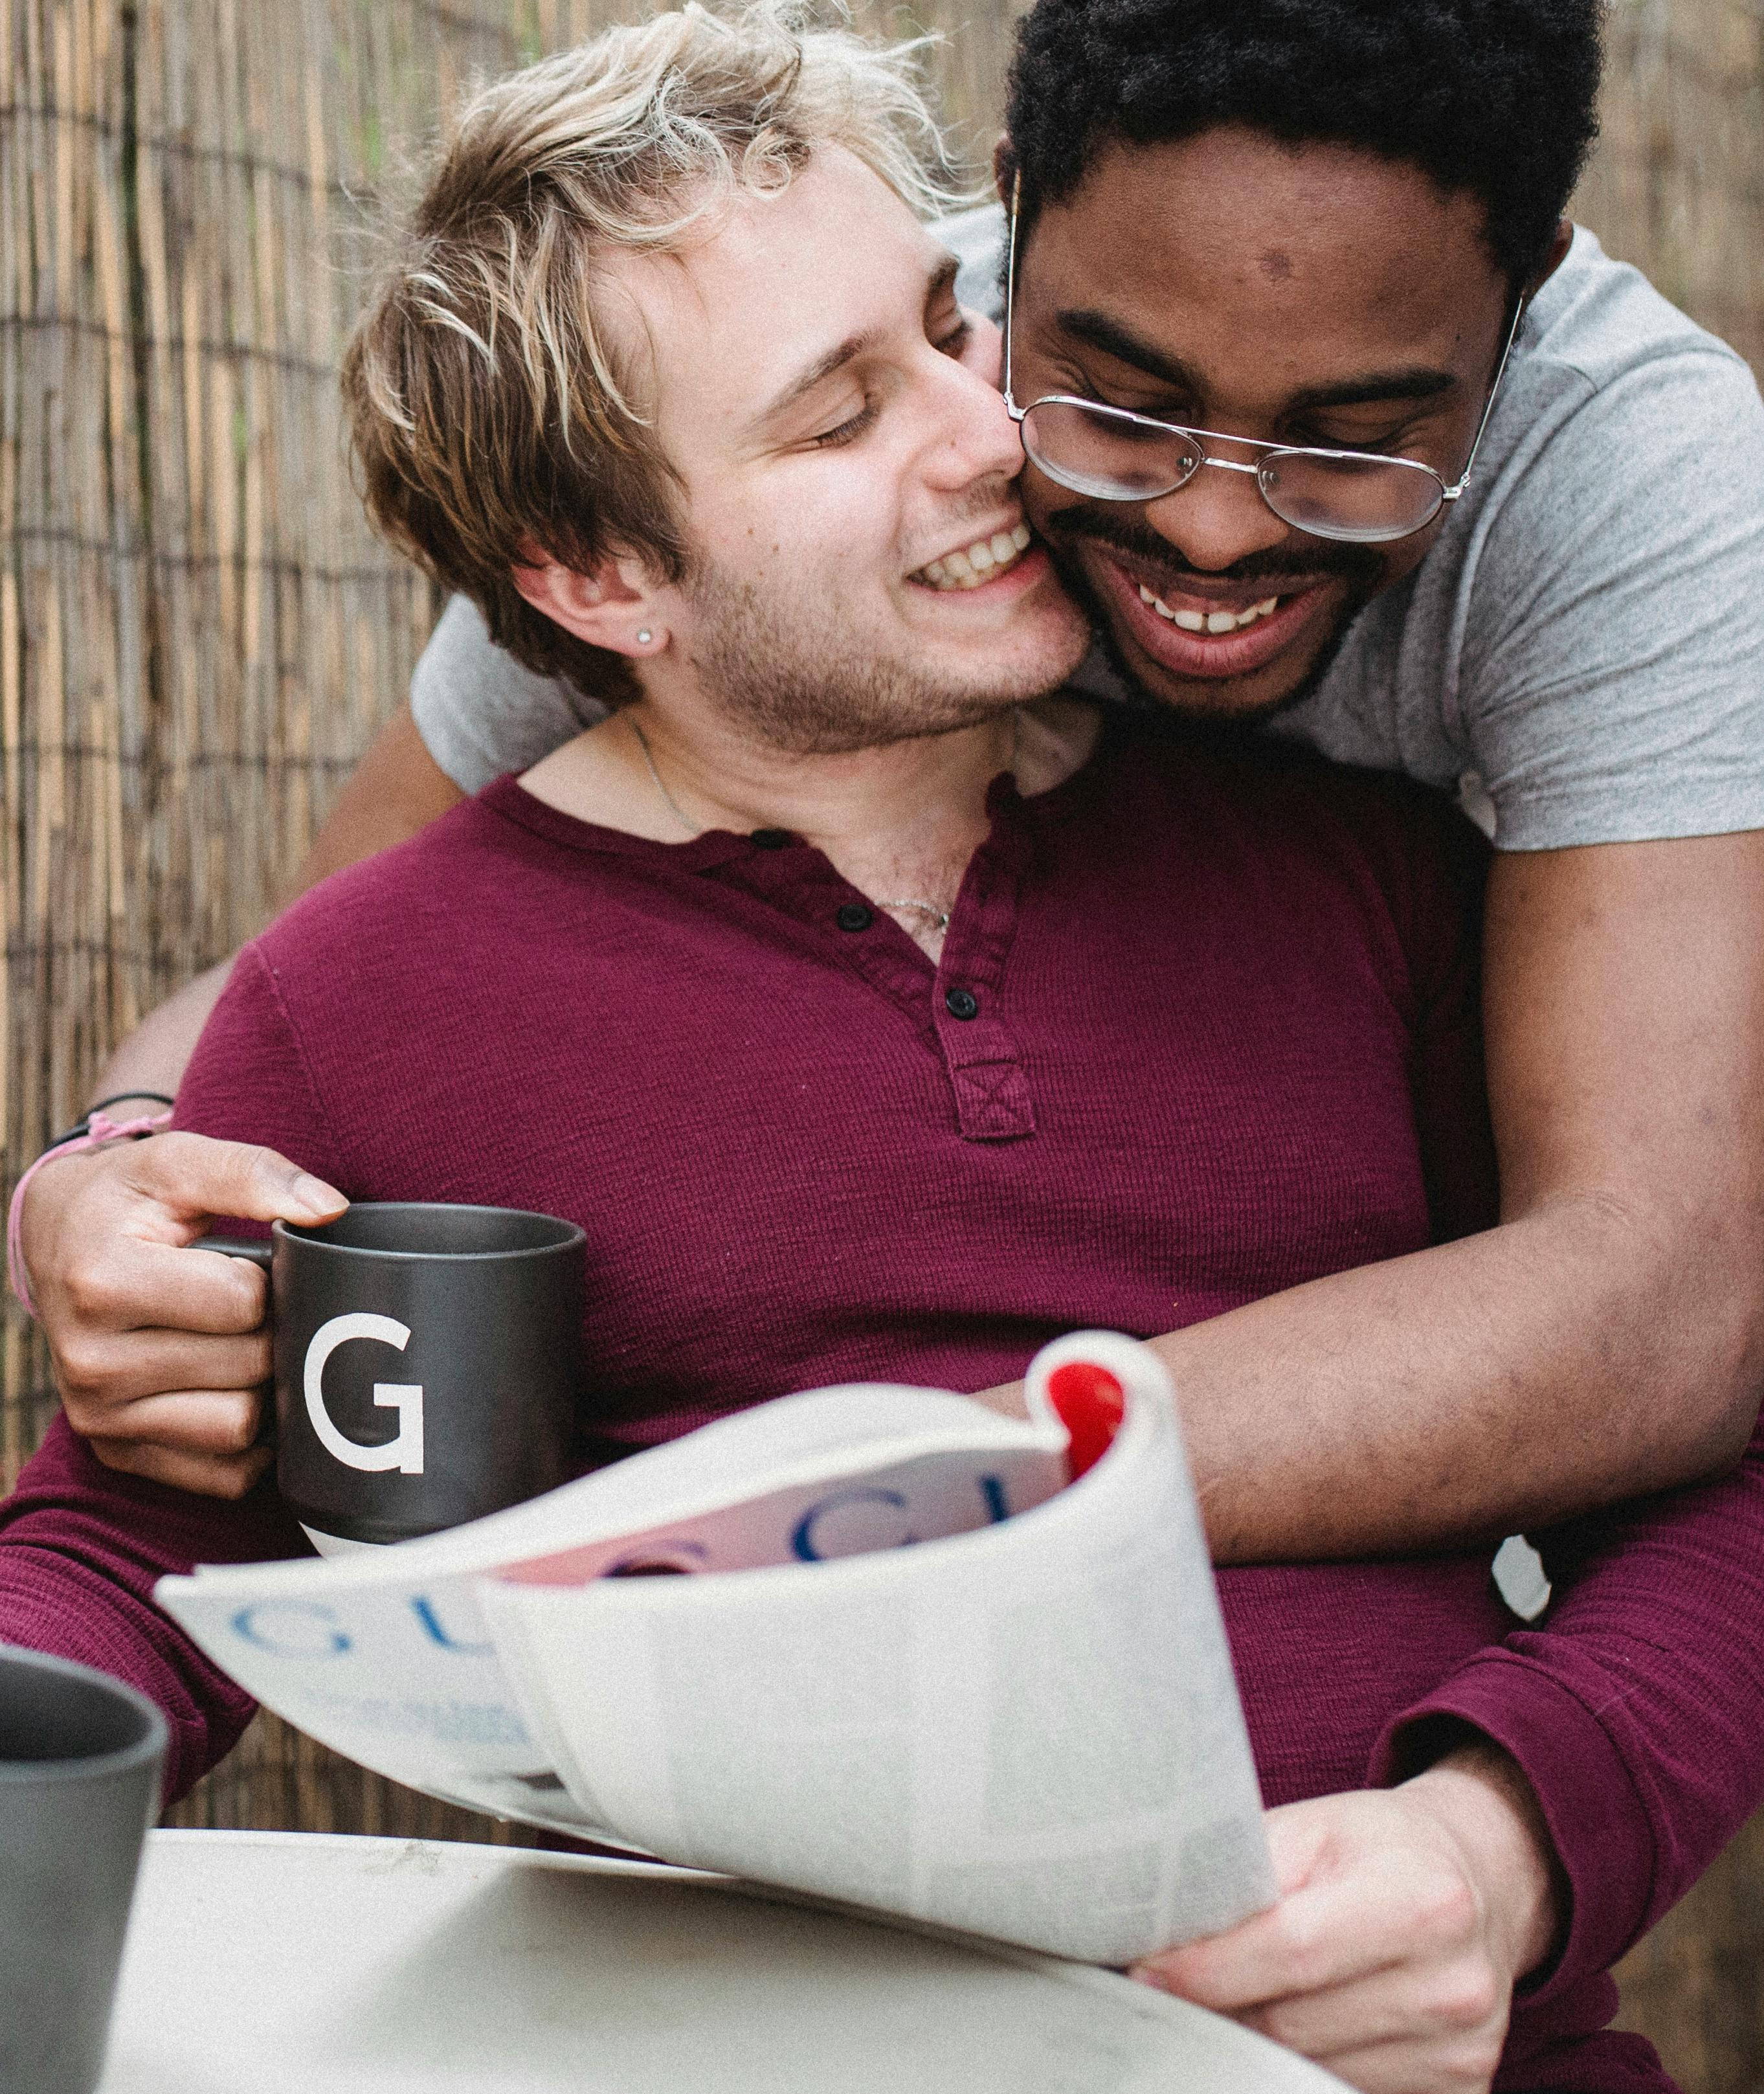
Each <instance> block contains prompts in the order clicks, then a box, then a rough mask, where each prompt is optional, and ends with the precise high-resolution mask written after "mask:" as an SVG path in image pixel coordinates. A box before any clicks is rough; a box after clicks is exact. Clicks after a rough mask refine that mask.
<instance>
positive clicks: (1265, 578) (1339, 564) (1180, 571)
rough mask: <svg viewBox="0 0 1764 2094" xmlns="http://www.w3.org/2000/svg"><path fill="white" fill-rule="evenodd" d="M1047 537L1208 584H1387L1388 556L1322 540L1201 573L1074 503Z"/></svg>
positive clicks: (1126, 523)
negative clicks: (1085, 542) (1102, 548)
mask: <svg viewBox="0 0 1764 2094" xmlns="http://www.w3.org/2000/svg"><path fill="white" fill-rule="evenodd" d="M1039 528H1040V530H1041V532H1042V537H1045V538H1047V539H1048V540H1050V541H1051V542H1052V543H1053V544H1054V545H1055V546H1056V547H1065V546H1069V545H1072V544H1073V543H1074V542H1075V541H1078V540H1081V539H1089V540H1090V541H1093V542H1094V543H1095V544H1097V545H1107V546H1109V547H1111V548H1112V550H1114V551H1116V552H1117V553H1125V554H1126V555H1127V556H1128V558H1129V559H1132V560H1136V561H1138V563H1139V564H1140V565H1141V566H1142V567H1147V568H1150V569H1152V570H1154V571H1156V572H1159V573H1161V574H1164V575H1168V576H1170V577H1171V578H1172V580H1173V579H1174V578H1175V577H1176V576H1178V575H1203V576H1205V577H1206V578H1207V580H1208V581H1214V582H1220V581H1224V582H1242V583H1244V584H1249V585H1251V586H1253V585H1254V584H1256V583H1258V582H1272V581H1279V582H1287V583H1291V582H1295V581H1307V580H1313V579H1315V580H1322V579H1324V578H1325V577H1328V579H1331V580H1333V579H1334V578H1335V577H1337V576H1341V578H1343V579H1344V580H1346V581H1347V582H1348V583H1349V584H1350V585H1351V586H1352V587H1353V588H1354V590H1355V591H1356V592H1359V591H1365V592H1367V593H1370V592H1371V591H1372V589H1374V588H1375V587H1376V584H1378V582H1379V581H1380V580H1381V579H1382V578H1383V575H1384V569H1385V555H1384V554H1382V553H1381V552H1380V550H1378V548H1377V547H1376V546H1375V545H1343V544H1341V543H1340V542H1339V541H1336V540H1333V539H1328V538H1321V539H1316V540H1314V541H1312V542H1311V544H1309V545H1302V546H1301V545H1294V546H1282V545H1270V546H1269V547H1268V548H1267V550H1265V551H1262V552H1256V553H1246V554H1245V555H1244V556H1243V558H1242V559H1241V560H1233V562H1232V563H1231V565H1230V566H1229V567H1196V566H1195V564H1194V562H1193V561H1192V560H1190V559H1189V558H1186V557H1185V555H1184V554H1182V553H1181V552H1179V551H1178V550H1177V548H1176V547H1175V546H1174V545H1172V544H1171V543H1170V541H1169V540H1168V538H1163V537H1159V535H1158V533H1157V532H1155V531H1154V530H1152V529H1151V528H1150V527H1149V526H1148V525H1146V524H1139V523H1136V522H1134V521H1133V519H1132V518H1131V517H1127V516H1120V515H1114V514H1113V513H1112V511H1111V510H1108V509H1107V508H1106V507H1103V506H1101V505H1100V504H1099V503H1095V502H1068V503H1067V504H1066V506H1064V508H1061V509H1055V510H1050V511H1049V513H1048V514H1047V515H1046V516H1045V517H1044V518H1043V519H1042V522H1041V524H1040V527H1039Z"/></svg>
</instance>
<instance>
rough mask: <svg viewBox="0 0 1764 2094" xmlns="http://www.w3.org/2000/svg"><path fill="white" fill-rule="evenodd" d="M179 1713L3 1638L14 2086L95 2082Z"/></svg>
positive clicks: (4, 2078) (2, 2034) (3, 1842)
mask: <svg viewBox="0 0 1764 2094" xmlns="http://www.w3.org/2000/svg"><path fill="white" fill-rule="evenodd" d="M165 1756H166V1725H165V1718H163V1716H162V1715H161V1714H159V1711H158V1710H157V1709H156V1708H154V1705H153V1704H152V1703H151V1702H150V1701H148V1700H147V1698H146V1697H145V1695H141V1694H137V1692H135V1690H134V1688H132V1687H125V1686H124V1685H123V1683H122V1682H121V1681H120V1680H116V1679H108V1678H106V1675H104V1674H103V1673H102V1672H93V1671H89V1670H88V1669H87V1668H86V1667H85V1666H83V1665H70V1664H68V1663H67V1661H66V1660H65V1659H63V1658H59V1657H41V1656H40V1655H39V1654H38V1653H37V1652H35V1651H27V1650H15V1649H11V1647H9V1646H7V1645H3V1644H0V2087H5V2088H7V2090H8V2094H11V2090H17V2094H27V2090H28V2094H92V2090H93V2087H96V2086H97V2085H98V2074H99V2073H100V2072H101V2071H102V2070H103V2066H104V2043H105V2038H106V2035H107V2034H108V2033H109V2030H110V2022H111V1996H112V1994H113V1993H114V1992H115V1989H116V1966H117V1963H118V1961H119V1958H120V1957H121V1956H122V1953H123V1936H124V1932H125V1931H127V1928H128V1906H129V1901H130V1899H131V1898H132V1896H133V1895H134V1890H135V1871H136V1869H137V1866H138V1865H139V1863H140V1861H141V1840H142V1839H143V1838H144V1837H145V1834H146V1831H147V1827H148V1826H149V1825H150V1823H151V1822H153V1818H154V1814H155V1813H156V1811H157V1810H158V1803H159V1778H160V1770H161V1768H162V1767H163V1765H164V1763H165Z"/></svg>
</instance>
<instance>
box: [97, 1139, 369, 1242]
mask: <svg viewBox="0 0 1764 2094" xmlns="http://www.w3.org/2000/svg"><path fill="white" fill-rule="evenodd" d="M130 1161H131V1166H132V1167H131V1169H130V1171H129V1173H128V1176H129V1180H130V1182H131V1184H132V1187H133V1189H134V1190H135V1191H136V1192H137V1193H140V1194H141V1196H142V1197H144V1198H145V1199H148V1200H150V1201H154V1203H155V1204H156V1205H157V1206H159V1207H161V1208H162V1209H163V1210H166V1212H167V1214H169V1215H170V1216H171V1217H172V1218H173V1219H176V1220H178V1221H180V1222H189V1221H195V1220H197V1219H206V1217H207V1216H208V1215H210V1214H236V1215H238V1216H239V1217H240V1219H241V1220H245V1221H254V1222H303V1223H313V1222H327V1221H331V1220H333V1219H335V1218H336V1216H337V1215H339V1214H341V1213H342V1212H343V1210H344V1209H345V1207H347V1206H349V1201H347V1200H346V1199H345V1197H343V1195H342V1194H341V1193H340V1192H338V1191H337V1189H336V1187H335V1186H332V1185H327V1184H326V1183H325V1182H324V1180H323V1179H322V1178H314V1176H313V1175H312V1174H311V1173H310V1171H303V1170H301V1167H300V1166H299V1165H298V1164H297V1163H290V1162H288V1158H286V1157H285V1156H283V1155H280V1154H279V1153H277V1152H276V1151H275V1149H264V1148H260V1147H258V1146H256V1145H254V1144H252V1143H249V1142H244V1141H216V1140H213V1139H211V1138H210V1136H207V1135H203V1134H161V1135H155V1136H154V1139H153V1140H151V1141H141V1142H137V1143H135V1144H134V1145H132V1156H131V1159H130Z"/></svg>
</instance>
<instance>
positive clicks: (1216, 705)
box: [1097, 604, 1359, 727]
mask: <svg viewBox="0 0 1764 2094" xmlns="http://www.w3.org/2000/svg"><path fill="white" fill-rule="evenodd" d="M1357 610H1359V606H1358V605H1357V604H1355V605H1349V606H1345V607H1344V609H1343V610H1342V612H1341V617H1340V618H1339V619H1338V620H1337V621H1336V622H1335V623H1333V625H1332V626H1331V627H1330V628H1329V629H1328V631H1327V632H1324V635H1323V636H1322V637H1321V638H1320V640H1319V641H1315V642H1313V643H1312V644H1311V645H1310V646H1307V647H1305V648H1303V649H1296V650H1295V653H1296V654H1297V658H1296V659H1295V660H1294V661H1292V662H1290V663H1289V662H1287V661H1286V660H1285V659H1284V658H1277V659H1276V660H1274V661H1272V662H1270V663H1268V666H1267V667H1266V668H1264V669H1260V670H1258V671H1255V674H1253V675H1251V676H1217V677H1215V676H1178V675H1177V673H1176V671H1174V670H1172V669H1169V668H1168V667H1165V666H1164V663H1161V662H1156V661H1154V660H1152V659H1151V658H1150V657H1149V656H1148V655H1147V654H1146V653H1145V651H1144V650H1143V649H1142V648H1138V647H1134V646H1132V645H1130V644H1128V643H1125V642H1124V641H1123V639H1122V637H1121V636H1120V633H1118V632H1116V629H1115V627H1114V623H1113V622H1112V620H1111V619H1103V620H1102V621H1101V623H1099V626H1098V628H1097V636H1098V637H1099V638H1100V639H1101V641H1102V642H1103V651H1104V653H1105V654H1107V656H1108V658H1109V660H1110V661H1111V663H1112V664H1113V666H1114V667H1115V670H1116V673H1117V674H1118V675H1119V676H1121V677H1122V678H1123V679H1124V680H1125V681H1126V682H1128V683H1129V684H1132V685H1133V687H1134V689H1137V690H1140V691H1142V692H1144V693H1145V695H1146V697H1148V698H1155V700H1156V701H1157V702H1158V703H1159V705H1160V706H1166V707H1168V710H1170V711H1172V712H1173V713H1176V714H1178V715H1181V718H1183V719H1191V720H1199V721H1203V722H1205V723H1207V725H1209V726H1237V727H1254V726H1256V725H1257V724H1259V723H1260V722H1262V721H1264V720H1271V719H1276V718H1277V717H1278V715H1280V714H1281V713H1284V712H1286V711H1289V710H1290V709H1291V708H1292V707H1293V706H1297V705H1300V704H1302V702H1304V701H1305V699H1307V698H1308V697H1310V696H1311V693H1312V692H1313V691H1315V689H1316V688H1317V686H1318V684H1320V683H1321V682H1322V681H1323V680H1324V676H1327V675H1328V671H1329V665H1330V664H1331V663H1333V661H1334V659H1335V658H1336V655H1337V653H1338V652H1339V651H1340V649H1341V642H1342V641H1343V640H1344V639H1345V638H1346V636H1347V628H1348V627H1349V626H1350V624H1351V623H1353V620H1354V613H1355V612H1356V611H1357Z"/></svg>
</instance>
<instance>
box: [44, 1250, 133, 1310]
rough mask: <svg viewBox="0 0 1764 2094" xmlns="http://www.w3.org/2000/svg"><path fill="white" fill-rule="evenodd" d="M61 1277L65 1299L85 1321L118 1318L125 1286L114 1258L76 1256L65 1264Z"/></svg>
mask: <svg viewBox="0 0 1764 2094" xmlns="http://www.w3.org/2000/svg"><path fill="white" fill-rule="evenodd" d="M59 1278H60V1283H61V1295H62V1299H63V1301H64V1302H65V1304H66V1305H67V1308H68V1310H70V1311H71V1312H72V1314H73V1315H74V1316H76V1318H78V1319H80V1321H81V1322H82V1323H108V1322H110V1321H111V1320H112V1319H114V1318H115V1315H116V1314H117V1311H118V1310H119V1307H120V1306H121V1301H122V1296H123V1293H124V1288H123V1286H122V1284H121V1283H120V1282H119V1278H118V1275H117V1271H116V1266H115V1262H114V1261H113V1260H111V1259H110V1258H93V1257H84V1258H72V1259H71V1260H70V1261H69V1262H68V1263H67V1266H64V1267H63V1271H62V1272H61V1274H60V1275H59Z"/></svg>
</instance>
